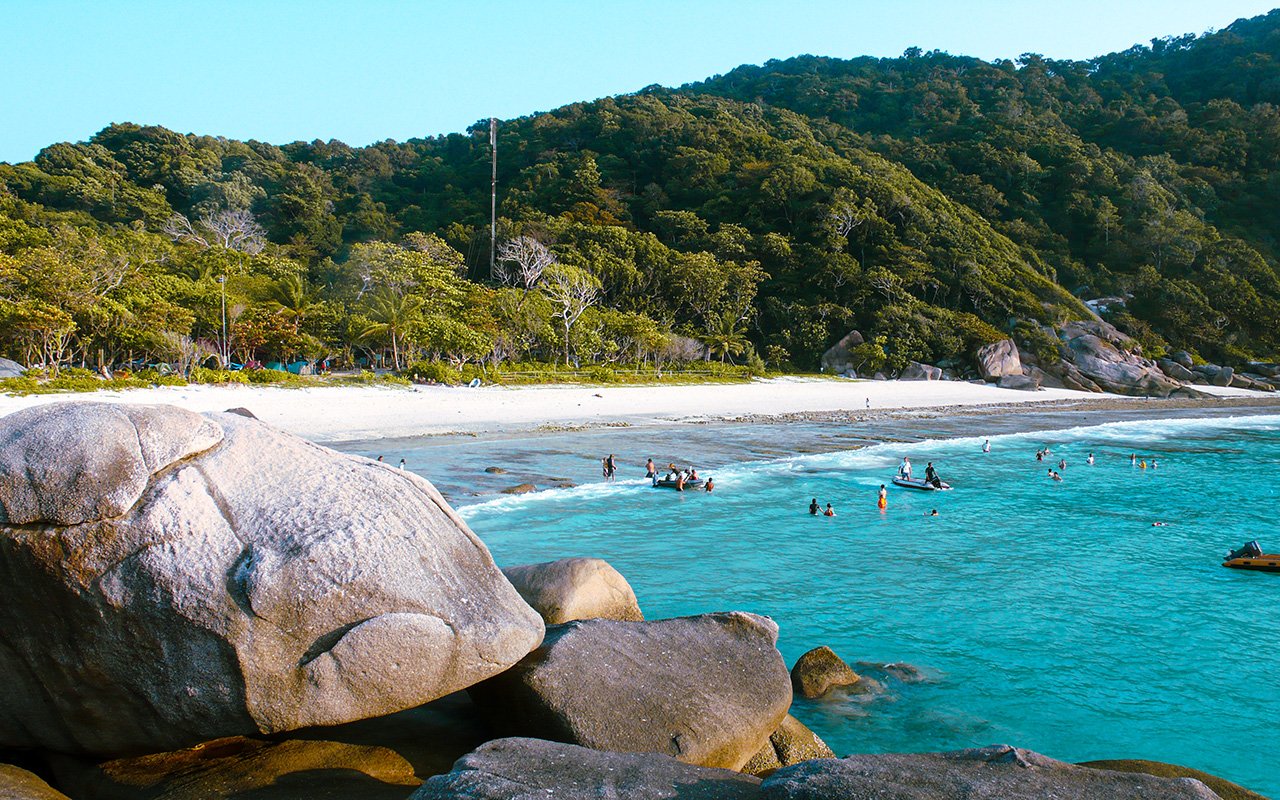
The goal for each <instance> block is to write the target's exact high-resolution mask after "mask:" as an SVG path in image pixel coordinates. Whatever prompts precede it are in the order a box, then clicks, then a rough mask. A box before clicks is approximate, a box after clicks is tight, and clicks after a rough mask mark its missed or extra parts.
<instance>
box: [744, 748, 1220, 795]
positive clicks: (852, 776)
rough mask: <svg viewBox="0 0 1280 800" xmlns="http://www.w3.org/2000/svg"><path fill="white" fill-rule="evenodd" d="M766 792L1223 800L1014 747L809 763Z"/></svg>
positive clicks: (769, 784)
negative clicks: (1078, 765) (1073, 763)
mask: <svg viewBox="0 0 1280 800" xmlns="http://www.w3.org/2000/svg"><path fill="white" fill-rule="evenodd" d="M761 788H762V789H763V794H764V797H765V798H766V800H836V798H848V799H849V800H853V799H854V798H886V800H888V799H889V798H891V799H892V800H955V799H956V798H961V797H964V798H973V799H974V800H988V799H989V800H1046V799H1047V798H1070V799H1071V800H1220V798H1219V797H1218V795H1216V794H1214V793H1213V792H1212V791H1210V790H1209V788H1208V787H1206V786H1205V785H1204V784H1203V783H1201V782H1200V781H1197V780H1193V779H1190V778H1173V779H1170V778H1156V777H1152V776H1150V775H1139V774H1130V773H1123V772H1108V771H1104V770H1092V769H1088V768H1085V767H1077V766H1074V765H1072V764H1066V763H1063V762H1061V761H1055V760H1054V759H1052V758H1048V757H1047V756H1042V755H1040V754H1039V753H1033V752H1031V751H1029V750H1019V749H1017V748H1013V747H1009V746H1007V745H997V746H994V747H984V748H981V749H975V750H960V751H957V752H952V753H916V754H903V755H900V754H890V753H883V754H878V755H858V756H849V757H848V758H842V759H839V760H835V759H816V760H813V761H803V762H801V763H799V764H796V765H794V766H790V767H784V768H782V769H780V770H778V771H777V772H775V773H773V775H771V776H770V777H769V778H767V779H766V780H765V781H764V784H763V785H762V787H761Z"/></svg>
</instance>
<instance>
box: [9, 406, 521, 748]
mask: <svg viewBox="0 0 1280 800" xmlns="http://www.w3.org/2000/svg"><path fill="white" fill-rule="evenodd" d="M0 514H2V515H3V517H2V519H3V523H2V524H0V552H3V555H4V557H3V559H0V644H2V645H3V646H2V647H0V674H3V675H4V676H5V680H4V682H3V684H0V743H3V744H5V745H10V746H17V747H31V746H35V747H43V748H48V749H51V750H58V751H63V752H82V753H94V754H102V755H122V754H128V753H136V752H154V751H160V750H171V749H174V748H176V747H183V746H187V745H190V744H193V743H195V742H201V741H206V740H209V739H212V738H217V737H220V736H231V735H237V734H250V735H252V734H256V733H275V732H281V731H288V730H293V729H296V728H301V727H305V726H311V725H329V724H338V723H342V722H348V721H351V720H356V719H362V718H365V717H373V716H380V715H383V714H388V713H392V712H396V711H400V710H402V709H405V708H410V707H413V706H417V705H420V704H422V703H424V702H427V701H429V700H432V699H434V698H436V697H440V696H443V695H445V694H448V693H450V692H453V691H456V690H458V689H460V688H463V687H466V686H469V685H470V684H472V683H475V682H476V681H478V680H482V679H484V678H486V677H488V676H491V675H493V674H495V673H497V672H500V671H501V670H503V669H504V668H506V667H507V666H508V665H510V664H512V663H514V662H516V661H517V660H519V659H520V658H521V657H522V656H523V655H524V654H525V653H527V652H528V651H529V650H530V649H532V648H533V647H534V646H536V645H537V643H538V642H539V641H540V639H541V635H542V629H543V623H542V620H541V618H539V617H538V615H537V614H536V612H534V611H533V609H531V608H529V607H528V605H526V604H525V603H524V601H523V600H521V598H520V596H519V595H518V594H517V593H516V591H515V590H514V589H513V588H512V587H511V585H510V584H509V583H508V582H507V581H506V579H505V578H504V577H503V576H502V574H501V572H499V571H498V568H497V567H496V566H495V565H494V563H493V560H492V558H491V557H490V555H489V552H488V550H486V548H485V547H484V545H483V544H482V543H481V542H480V540H479V539H477V538H476V537H475V535H474V534H472V533H471V531H470V530H469V529H468V528H467V526H466V524H465V523H464V522H463V521H462V520H461V519H460V518H459V517H458V516H457V514H455V513H454V511H453V510H452V509H451V508H450V507H449V506H448V504H447V503H446V502H445V501H444V499H443V498H442V497H441V496H440V494H439V493H438V492H437V491H436V490H435V488H434V487H432V486H431V484H429V483H428V482H426V481H425V480H423V479H421V478H419V477H417V476H415V475H414V474H413V473H410V472H407V471H402V470H398V469H395V468H393V467H391V466H389V465H384V464H380V463H376V462H373V461H369V460H367V459H362V458H357V457H353V456H346V455H342V454H339V453H336V452H334V451H332V450H329V449H327V448H324V447H320V446H317V445H314V444H311V443H309V442H306V441H303V440H302V439H299V438H297V437H294V436H291V435H288V434H284V433H281V432H279V431H277V430H274V429H272V428H270V427H269V426H267V425H265V424H263V423H261V422H259V421H257V420H253V419H247V418H245V417H241V416H237V415H234V414H210V415H206V416H199V415H195V414H192V413H190V412H187V411H182V410H180V409H176V408H170V407H163V406H122V405H112V404H106V403H76V404H62V405H50V406H43V407H37V408H32V409H27V410H25V411H19V412H15V413H14V414H11V415H9V416H7V417H4V418H2V419H0Z"/></svg>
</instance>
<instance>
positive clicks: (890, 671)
mask: <svg viewBox="0 0 1280 800" xmlns="http://www.w3.org/2000/svg"><path fill="white" fill-rule="evenodd" d="M856 666H857V667H858V669H860V670H862V672H863V673H867V672H871V673H875V674H877V675H880V676H881V677H884V678H893V679H894V680H897V681H901V682H902V683H925V682H926V681H928V680H929V676H928V675H926V674H925V672H924V670H922V669H920V668H919V667H917V666H915V665H914V664H907V663H906V662H903V661H893V662H888V663H886V662H882V661H859V662H858V663H857V665H856Z"/></svg>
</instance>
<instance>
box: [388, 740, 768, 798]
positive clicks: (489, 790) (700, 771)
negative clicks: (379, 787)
mask: <svg viewBox="0 0 1280 800" xmlns="http://www.w3.org/2000/svg"><path fill="white" fill-rule="evenodd" d="M534 797H545V798H555V799H556V800H600V798H618V799H619V800H622V798H626V800H670V799H673V798H679V800H756V798H759V797H760V779H759V778H754V777H752V776H750V775H743V774H741V773H738V772H733V771H730V770H725V769H708V768H705V767H697V766H691V765H689V764H684V763H681V762H680V761H677V760H675V759H673V758H670V757H668V756H664V755H658V754H656V753H608V752H600V751H597V750H589V749H586V748H583V747H576V746H574V745H571V744H561V743H559V742H548V741H543V740H541V739H499V740H497V741H493V742H489V743H488V744H486V745H484V746H483V747H481V748H480V749H478V750H476V751H475V752H473V753H471V754H469V755H467V756H466V757H464V758H463V759H461V760H460V761H458V763H457V765H456V766H455V767H454V769H453V771H452V772H450V773H449V774H448V775H441V776H438V777H435V778H432V779H430V780H428V781H427V782H426V783H425V784H423V786H422V788H421V789H419V790H418V791H417V792H415V793H414V794H413V795H412V797H411V800H511V798H534Z"/></svg>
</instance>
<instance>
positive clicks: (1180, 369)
mask: <svg viewBox="0 0 1280 800" xmlns="http://www.w3.org/2000/svg"><path fill="white" fill-rule="evenodd" d="M1156 365H1157V366H1159V367H1160V371H1161V372H1163V373H1164V374H1165V375H1168V376H1169V377H1170V378H1173V379H1174V380H1175V381H1182V382H1183V383H1190V382H1192V381H1194V380H1195V379H1196V374H1195V373H1194V372H1192V371H1191V370H1190V369H1187V368H1186V367H1184V366H1182V365H1181V364H1179V363H1178V362H1177V361H1173V360H1171V359H1168V358H1161V359H1158V360H1157V361H1156Z"/></svg>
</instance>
